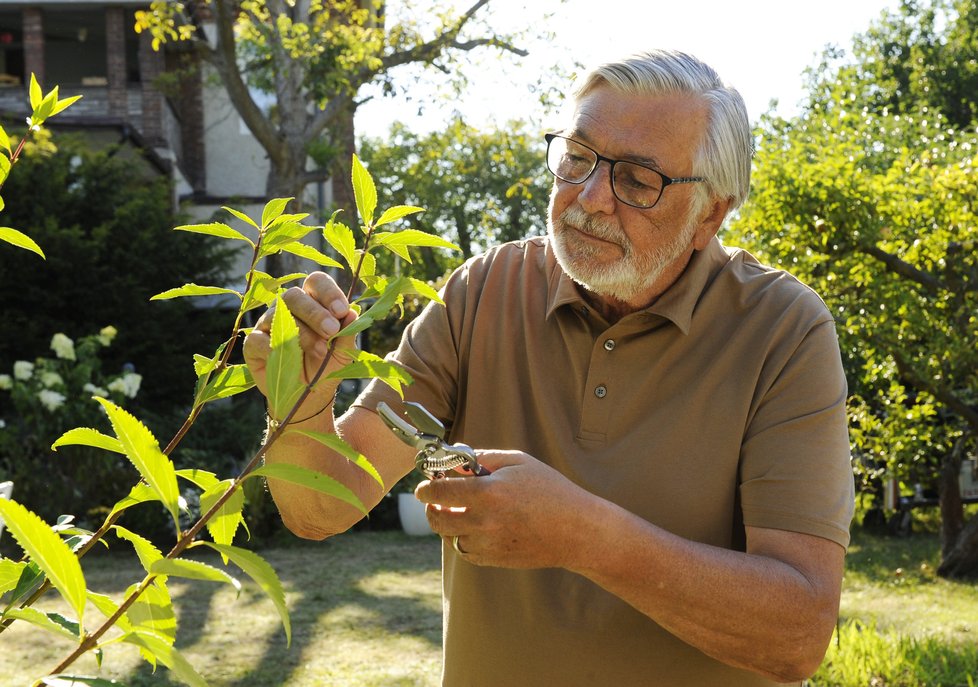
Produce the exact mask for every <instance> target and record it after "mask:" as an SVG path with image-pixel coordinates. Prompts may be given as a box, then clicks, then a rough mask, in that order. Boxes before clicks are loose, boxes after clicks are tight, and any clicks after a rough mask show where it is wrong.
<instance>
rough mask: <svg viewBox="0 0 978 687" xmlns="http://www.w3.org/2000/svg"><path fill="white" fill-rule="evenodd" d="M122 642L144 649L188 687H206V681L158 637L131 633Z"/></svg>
mask: <svg viewBox="0 0 978 687" xmlns="http://www.w3.org/2000/svg"><path fill="white" fill-rule="evenodd" d="M122 641H124V642H126V643H128V644H134V645H136V646H138V647H140V649H145V651H146V652H148V653H149V654H150V655H152V656H153V658H154V659H155V660H158V661H159V662H160V663H162V664H163V665H165V666H166V667H167V668H169V669H170V670H171V671H172V672H173V674H174V675H175V676H176V677H177V678H179V679H180V680H181V681H183V682H185V683H186V684H188V685H190V687H208V685H207V681H206V680H204V678H203V677H202V676H201V675H200V673H198V672H197V671H196V670H194V668H193V666H192V665H190V663H189V662H188V661H187V659H185V658H184V657H183V656H182V655H181V654H180V652H178V651H177V650H176V649H174V648H173V647H172V646H171V645H169V644H167V643H166V642H164V641H163V640H161V639H160V638H159V637H157V636H155V635H153V634H149V633H146V632H132V633H130V634H127V635H125V636H124V637H123V638H122Z"/></svg>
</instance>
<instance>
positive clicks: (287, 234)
mask: <svg viewBox="0 0 978 687" xmlns="http://www.w3.org/2000/svg"><path fill="white" fill-rule="evenodd" d="M315 228H316V227H311V226H308V225H306V224H299V223H297V222H283V223H281V224H275V225H274V226H272V227H270V228H269V229H268V230H267V231H266V232H265V237H264V238H263V239H262V242H261V248H260V249H259V251H258V257H259V258H263V257H265V256H266V255H274V254H275V253H278V252H280V251H282V250H284V249H285V247H286V246H289V245H292V244H294V243H296V242H300V241H302V239H304V238H305V237H306V236H308V235H309V233H310V232H311V231H313V230H314V229H315Z"/></svg>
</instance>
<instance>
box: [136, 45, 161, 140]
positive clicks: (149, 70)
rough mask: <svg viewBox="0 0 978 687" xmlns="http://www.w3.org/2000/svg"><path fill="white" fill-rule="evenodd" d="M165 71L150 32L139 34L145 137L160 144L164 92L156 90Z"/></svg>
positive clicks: (143, 130)
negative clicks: (158, 79)
mask: <svg viewBox="0 0 978 687" xmlns="http://www.w3.org/2000/svg"><path fill="white" fill-rule="evenodd" d="M162 71H163V55H162V53H159V52H157V51H156V50H153V39H152V37H151V36H150V35H149V32H147V31H144V32H142V33H141V34H139V79H140V82H141V91H142V100H143V126H142V134H143V139H144V140H145V141H146V143H148V144H149V145H151V146H159V145H162V144H163V143H164V139H163V107H164V103H163V94H162V93H160V92H159V91H158V90H156V79H157V77H158V76H159V75H160V73H161V72H162Z"/></svg>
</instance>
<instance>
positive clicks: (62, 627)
mask: <svg viewBox="0 0 978 687" xmlns="http://www.w3.org/2000/svg"><path fill="white" fill-rule="evenodd" d="M4 618H16V619H17V620H23V621H26V622H28V623H30V624H31V625H34V626H35V627H39V628H41V629H42V630H45V631H46V632H50V633H52V634H56V635H58V636H59V637H63V638H65V639H70V640H73V641H75V642H77V641H78V631H79V629H80V626H79V625H78V623H76V622H73V621H71V620H68V619H67V618H65V617H64V616H63V615H61V614H59V613H42V612H41V611H39V610H37V609H36V608H31V607H27V608H13V609H11V610H9V611H7V612H6V613H5V614H4Z"/></svg>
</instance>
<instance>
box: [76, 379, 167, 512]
mask: <svg viewBox="0 0 978 687" xmlns="http://www.w3.org/2000/svg"><path fill="white" fill-rule="evenodd" d="M95 400H97V401H98V402H99V403H101V404H102V407H103V408H104V409H105V412H106V414H107V415H108V416H109V422H111V423H112V429H113V431H114V432H115V434H116V437H118V439H119V441H120V442H122V447H123V449H124V450H125V453H126V457H127V458H129V460H130V462H132V464H133V465H134V466H135V467H136V469H137V470H138V471H139V474H140V476H141V477H142V478H143V479H144V480H145V481H146V483H147V484H149V486H150V487H151V488H152V489H153V491H154V492H156V494H157V496H159V499H160V501H161V502H162V503H163V505H164V506H165V507H166V509H167V510H168V511H169V512H170V515H171V516H173V522H174V524H176V525H177V530H179V512H178V511H179V503H180V492H179V490H178V489H177V476H176V474H175V473H174V470H173V463H172V462H170V459H169V458H168V457H167V456H166V455H165V454H164V453H163V452H162V451H161V450H160V445H159V443H158V442H157V441H156V437H154V436H153V433H152V432H150V431H149V429H147V427H146V425H144V424H143V423H142V422H140V421H139V420H137V419H136V418H135V417H133V416H132V415H130V414H129V413H128V412H127V411H125V410H123V409H122V408H120V407H119V406H117V405H115V404H114V403H112V401H109V400H108V399H105V398H100V397H96V399H95Z"/></svg>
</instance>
